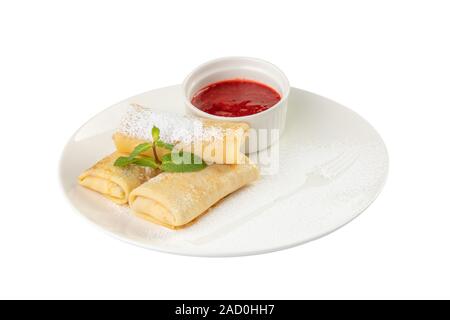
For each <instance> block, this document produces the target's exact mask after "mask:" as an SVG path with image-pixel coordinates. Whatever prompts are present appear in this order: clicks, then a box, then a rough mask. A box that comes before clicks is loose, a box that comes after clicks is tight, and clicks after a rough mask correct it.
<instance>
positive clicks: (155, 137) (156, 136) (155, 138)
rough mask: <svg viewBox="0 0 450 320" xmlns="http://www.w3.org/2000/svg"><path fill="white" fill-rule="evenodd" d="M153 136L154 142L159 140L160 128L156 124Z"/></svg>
mask: <svg viewBox="0 0 450 320" xmlns="http://www.w3.org/2000/svg"><path fill="white" fill-rule="evenodd" d="M152 138H153V142H156V141H158V140H159V129H158V128H157V127H155V126H153V128H152Z"/></svg>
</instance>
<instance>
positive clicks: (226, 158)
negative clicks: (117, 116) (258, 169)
mask: <svg viewBox="0 0 450 320" xmlns="http://www.w3.org/2000/svg"><path fill="white" fill-rule="evenodd" d="M153 126H156V127H158V128H159V129H160V138H161V140H162V141H164V142H165V143H170V144H172V145H175V146H176V148H177V149H178V150H184V151H188V152H191V153H194V154H196V155H197V156H199V157H201V158H202V159H203V160H205V161H206V162H208V163H218V164H236V163H242V162H244V161H245V159H244V157H243V155H242V154H241V152H240V148H241V146H242V144H243V143H244V142H245V138H246V135H247V131H248V129H249V126H248V124H246V123H243V122H222V121H214V120H210V119H200V118H194V117H189V116H181V115H175V114H168V113H160V112H153V111H151V110H150V109H147V108H144V107H142V106H139V105H132V106H131V107H130V109H129V111H128V112H127V113H126V115H125V117H124V118H123V119H122V122H121V124H120V126H119V128H118V130H117V132H116V133H115V134H114V136H113V140H114V143H115V145H116V149H117V151H119V152H124V153H131V152H132V151H133V149H134V148H135V147H136V146H137V145H139V144H141V143H143V142H152V141H153V139H152V134H151V131H152V128H153ZM156 152H157V155H158V157H162V156H163V155H164V154H166V153H168V152H170V151H168V150H166V149H164V148H159V147H157V148H156ZM143 154H144V155H146V156H150V157H153V152H152V150H150V151H147V152H145V153H143Z"/></svg>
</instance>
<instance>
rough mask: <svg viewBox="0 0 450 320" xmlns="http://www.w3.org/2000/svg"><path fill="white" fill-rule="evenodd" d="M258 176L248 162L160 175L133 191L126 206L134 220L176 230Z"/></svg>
mask: <svg viewBox="0 0 450 320" xmlns="http://www.w3.org/2000/svg"><path fill="white" fill-rule="evenodd" d="M258 176H259V170H258V168H257V167H256V166H255V165H253V164H250V163H248V162H247V163H245V164H232V165H219V164H213V165H211V166H208V167H206V168H205V169H203V170H201V171H197V172H185V173H169V172H163V173H161V174H160V175H158V176H157V177H155V178H153V179H150V180H149V181H147V182H146V183H144V184H143V185H141V186H140V187H138V188H136V189H135V190H133V191H132V192H131V194H130V197H129V203H130V207H131V208H132V209H133V210H134V212H135V213H136V214H137V215H138V216H140V217H142V218H145V219H147V220H150V221H152V222H154V223H157V224H160V225H163V226H165V227H168V228H172V229H177V228H180V227H182V226H185V225H187V224H188V223H190V222H191V221H193V220H194V219H195V218H197V217H199V216H200V215H202V214H203V213H205V212H206V211H207V210H208V209H209V208H210V207H211V206H212V205H214V204H215V203H217V202H218V201H219V200H221V199H222V198H224V197H225V196H227V195H229V194H230V193H232V192H234V191H236V190H238V189H239V188H241V187H243V186H245V185H246V184H249V183H251V182H253V181H255V180H256V179H257V178H258Z"/></svg>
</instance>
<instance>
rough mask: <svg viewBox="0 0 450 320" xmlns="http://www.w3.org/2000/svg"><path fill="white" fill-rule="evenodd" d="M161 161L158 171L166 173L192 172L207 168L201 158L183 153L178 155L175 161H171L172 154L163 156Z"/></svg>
mask: <svg viewBox="0 0 450 320" xmlns="http://www.w3.org/2000/svg"><path fill="white" fill-rule="evenodd" d="M161 160H162V163H161V166H160V169H161V170H162V171H166V172H194V171H200V170H203V169H204V168H206V167H207V164H206V163H205V162H204V161H203V160H202V159H201V158H199V157H198V156H196V155H194V154H192V153H188V152H183V151H180V152H179V153H178V155H177V159H173V156H172V154H171V153H169V154H166V155H164V156H163V157H162V159H161ZM175 160H176V161H175ZM180 160H181V161H180Z"/></svg>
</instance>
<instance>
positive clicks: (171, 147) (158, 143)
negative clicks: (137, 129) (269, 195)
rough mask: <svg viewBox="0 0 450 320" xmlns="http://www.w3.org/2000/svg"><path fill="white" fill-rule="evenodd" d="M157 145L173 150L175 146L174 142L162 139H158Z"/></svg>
mask: <svg viewBox="0 0 450 320" xmlns="http://www.w3.org/2000/svg"><path fill="white" fill-rule="evenodd" d="M156 146H158V147H160V148H164V149H167V150H170V151H172V150H173V148H174V145H173V144H170V143H165V142H162V141H161V140H158V141H156Z"/></svg>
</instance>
